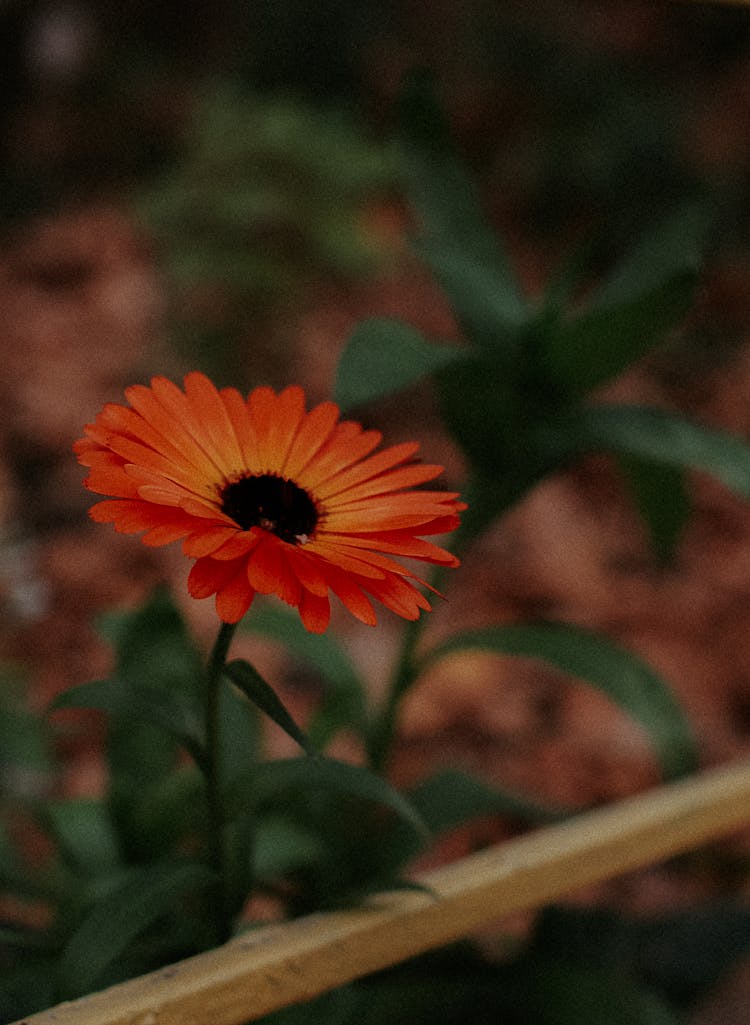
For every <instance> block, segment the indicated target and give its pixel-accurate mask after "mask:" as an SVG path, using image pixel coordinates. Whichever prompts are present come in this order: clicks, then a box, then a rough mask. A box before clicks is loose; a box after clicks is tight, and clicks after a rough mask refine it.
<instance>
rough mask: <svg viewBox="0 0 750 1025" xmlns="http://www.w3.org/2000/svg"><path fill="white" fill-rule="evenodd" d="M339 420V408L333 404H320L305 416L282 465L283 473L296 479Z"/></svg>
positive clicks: (324, 442)
mask: <svg viewBox="0 0 750 1025" xmlns="http://www.w3.org/2000/svg"><path fill="white" fill-rule="evenodd" d="M338 418H339V407H338V406H337V405H336V404H335V403H333V402H321V404H320V405H319V406H316V407H315V408H314V409H312V410H310V412H309V413H308V414H307V416H305V418H304V419H303V421H302V423H301V424H300V426H299V429H298V431H297V434H296V436H295V438H294V441H293V443H292V447H291V448H290V450H289V453H288V455H287V458H286V462H285V464H284V468H283V473H284V476H286V477H288V478H294V479H296V478H297V477H298V476H299V475H300V474H301V473H302V471H303V470H304V468H305V467H306V466H307V464H308V463H309V462H310V460H311V459H312V458H313V457H314V456H315V455H316V454H317V453H318V451H319V450H320V449H321V448H322V447H323V446H324V445H325V444H326V442H327V441H328V439H329V437H330V435H331V432H332V431H333V429H334V427H335V426H336V422H337V420H338Z"/></svg>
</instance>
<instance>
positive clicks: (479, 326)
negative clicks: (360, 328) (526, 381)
mask: <svg viewBox="0 0 750 1025" xmlns="http://www.w3.org/2000/svg"><path fill="white" fill-rule="evenodd" d="M412 247H413V249H414V250H415V252H416V253H417V255H418V256H420V257H421V258H422V259H423V260H424V262H425V263H426V264H427V266H428V267H429V268H430V270H431V271H432V273H433V274H434V275H435V277H436V278H437V280H438V282H439V284H440V286H441V288H442V289H443V291H444V292H445V294H446V296H447V297H448V300H449V302H450V304H451V309H452V310H453V313H454V314H455V316H456V320H457V321H458V324H459V327H460V328H461V330H462V333H463V334H464V335H465V337H466V338H467V339H468V341H469V342H471V343H473V345H474V346H476V347H477V348H478V349H485V350H489V351H491V352H492V353H493V354H494V355H499V356H501V358H502V360H503V364H504V366H505V367H506V368H507V367H509V366H510V365H512V362H513V360H514V359H516V358H517V357H518V355H519V352H518V348H519V346H518V342H519V333H520V329H521V328H522V327H523V326H524V325H525V324H526V323H527V321H528V320H529V317H530V314H529V313H528V312H527V310H526V309H525V307H523V306H521V305H520V303H519V301H518V299H517V295H516V292H515V289H514V288H512V286H511V285H510V284H509V282H508V281H507V280H503V278H502V277H501V276H499V274H498V271H497V269H496V268H495V267H493V266H489V267H488V266H486V265H485V264H483V263H482V262H481V261H480V260H478V259H476V258H475V257H474V256H473V255H472V254H471V253H468V252H465V251H463V250H461V249H459V248H458V246H457V245H456V244H455V242H450V241H443V240H441V239H433V238H430V237H429V236H427V237H425V238H420V239H418V240H417V241H415V242H413V243H412Z"/></svg>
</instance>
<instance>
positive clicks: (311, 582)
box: [287, 545, 328, 598]
mask: <svg viewBox="0 0 750 1025" xmlns="http://www.w3.org/2000/svg"><path fill="white" fill-rule="evenodd" d="M289 548H290V551H289V552H288V553H287V558H288V559H289V564H290V566H291V568H292V572H293V573H294V574H295V576H296V577H297V579H298V580H299V582H300V583H301V584H302V586H303V587H304V588H305V590H307V591H310V592H311V593H312V594H317V595H318V596H319V597H321V598H325V597H326V595H327V594H328V581H327V577H326V572H325V570H324V569H323V567H322V566H321V564H320V560H318V559H316V558H314V557H313V556H310V555H308V554H307V553H306V552H305V551H304V550H303V549H301V548H296V547H294V546H293V545H290V546H289Z"/></svg>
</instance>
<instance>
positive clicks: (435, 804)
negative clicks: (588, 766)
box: [379, 768, 565, 875]
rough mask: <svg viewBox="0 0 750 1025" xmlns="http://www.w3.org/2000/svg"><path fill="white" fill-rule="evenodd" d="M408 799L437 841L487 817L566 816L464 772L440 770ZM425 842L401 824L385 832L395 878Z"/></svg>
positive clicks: (387, 861) (384, 861) (386, 865)
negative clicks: (459, 827) (456, 829)
mask: <svg viewBox="0 0 750 1025" xmlns="http://www.w3.org/2000/svg"><path fill="white" fill-rule="evenodd" d="M406 796H407V798H408V800H409V801H410V803H411V804H412V805H413V807H414V808H415V810H416V811H417V812H418V814H419V816H420V818H422V819H423V820H424V822H425V824H426V826H427V828H428V830H429V835H430V837H435V838H438V837H441V836H443V835H445V834H446V833H448V832H450V831H451V830H452V829H455V828H456V827H458V826H462V825H465V824H466V823H468V822H472V821H474V820H475V819H478V818H482V817H484V816H490V815H492V816H504V817H506V818H511V819H514V820H520V821H522V822H533V823H540V822H554V821H557V820H559V819H561V818H563V817H564V816H565V812H564V811H563V810H562V809H558V808H551V807H546V806H543V805H541V804H539V803H538V802H536V801H533V800H531V799H529V798H526V797H524V796H523V795H522V794H517V793H514V792H512V791H507V790H500V789H498V788H497V787H493V786H491V785H490V784H489V783H486V782H484V780H480V779H477V778H476V777H474V776H471V775H469V774H468V773H465V772H462V771H460V770H458V769H450V768H449V769H441V770H439V771H438V772H436V773H435V774H434V775H432V776H429V777H428V778H427V779H425V780H422V781H421V782H420V783H418V784H417V786H416V787H414V788H413V789H412V790H410V791H409V792H408V793H407V794H406ZM425 839H426V838H425V837H424V836H416V835H415V834H414V832H413V831H412V830H407V829H406V828H404V826H403V824H402V823H400V822H398V823H395V824H394V825H393V826H392V827H391V828H390V829H388V830H384V831H383V833H382V838H381V842H380V853H379V861H380V863H381V865H382V867H383V869H384V870H387V871H388V872H390V873H391V874H392V875H393V874H395V873H397V872H398V871H401V870H402V869H403V866H404V865H406V864H408V862H409V861H411V860H412V859H413V858H414V857H416V856H417V855H418V854H419V853H420V851H421V850H422V849H423V848H424V846H425Z"/></svg>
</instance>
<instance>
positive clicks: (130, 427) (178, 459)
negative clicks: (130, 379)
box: [74, 372, 466, 633]
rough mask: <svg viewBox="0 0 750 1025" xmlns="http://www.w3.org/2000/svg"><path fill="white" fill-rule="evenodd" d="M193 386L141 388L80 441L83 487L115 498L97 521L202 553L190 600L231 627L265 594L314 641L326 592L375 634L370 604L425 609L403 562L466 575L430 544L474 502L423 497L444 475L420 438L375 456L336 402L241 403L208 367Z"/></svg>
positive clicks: (97, 510) (103, 505) (369, 434)
mask: <svg viewBox="0 0 750 1025" xmlns="http://www.w3.org/2000/svg"><path fill="white" fill-rule="evenodd" d="M184 386H185V390H184V392H183V391H181V390H180V389H179V388H178V386H177V385H175V384H174V383H172V382H171V381H169V380H167V379H166V378H164V377H155V378H153V380H152V381H151V386H150V387H146V386H145V385H134V386H133V387H130V388H127V389H126V391H125V397H126V398H127V400H128V403H129V406H121V405H116V404H114V403H112V404H108V405H106V406H105V407H104V409H103V410H102V412H101V413H99V415H98V416H97V418H96V420H95V421H94V423H93V424H88V425H87V426H86V427H85V429H84V430H85V437H83V438H81V439H80V440H79V441H77V442H76V443H75V445H74V450H75V452H76V454H77V456H78V459H79V462H81V463H82V464H83V465H84V466H88V467H89V468H90V473H89V475H88V477H87V478H86V481H85V485H86V487H87V488H89V490H91V491H94V492H96V493H97V494H100V495H107V496H109V497H108V499H107V500H106V501H103V502H99V503H97V504H96V505H94V506H93V507H92V508H91V510H90V515H91V517H92V519H94V520H96V521H97V522H98V523H112V524H114V527H115V530H118V531H120V532H121V533H124V534H136V533H143V537H142V540H143V542H144V544H147V545H165V544H168V543H169V542H171V541H176V540H178V539H180V538H182V539H183V542H182V546H183V550H184V552H185V555H187V556H189V557H191V558H194V559H195V563H194V565H193V567H192V569H191V571H190V576H189V578H188V589H189V591H190V594H191V595H192V596H193V597H194V598H207V597H209V596H210V595H216V611H217V613H218V615H219V617H220V619H222V620H223V621H224V622H226V623H236V622H238V621H239V620H240V619H241V618H242V616H244V614H245V613H246V612H247V610H248V609H249V608H250V605H251V604H252V601H253V598H254V597H255V594H256V593H259V594H276V595H278V597H279V598H281V599H282V600H283V601H285V602H286V603H287V604H289V605H292V606H295V607H296V608H298V609H299V613H300V616H301V618H302V622H303V623H304V625H305V627H306V628H307V629H308V630H310V631H312V632H315V633H321V632H323V631H324V630H325V629H326V627H327V626H328V621H329V617H330V605H329V593H330V592H333V593H334V594H335V595H336V596H337V597H338V598H339V599H340V600H341V602H343V604H344V605H345V606H346V608H348V609H349V611H350V612H351V613H353V615H355V616H356V617H357V619H360V620H361V621H362V622H363V623H367V624H370V625H374V624H375V618H376V617H375V611H374V609H373V606H372V602H371V601H370V599H371V598H375V599H376V600H377V601H379V602H381V603H382V604H383V605H385V606H386V607H387V608H389V609H391V610H392V611H393V612H395V613H397V614H398V615H399V616H403V617H404V618H405V619H417V618H418V617H419V614H420V609H425V610H429V609H430V604H429V602H428V601H427V599H426V598H425V597H424V595H423V594H422V593H421V592H420V591H419V590H418V589H417V587H416V586H415V583H416V584H421V583H424V581H421V580H420V579H419V578H418V577H415V576H414V575H413V574H412V573H411V572H410V571H409V570H408V569H407V568H406V567H405V566H402V565H401V564H400V563H399V562H398V561H396V559H394V558H393V556H403V557H405V558H409V559H417V560H421V561H423V562H427V563H434V564H440V565H443V566H456V565H458V560H457V559H456V558H455V556H453V555H451V554H450V553H449V552H447V551H445V550H444V549H443V548H439V547H438V546H437V545H435V544H433V543H431V542H430V541H425V540H423V538H422V537H421V536H420V535H428V536H429V535H433V534H442V533H444V532H446V531H449V530H452V529H454V528H455V527H456V526H457V525H458V513H459V512H460V511H461V510H462V509H465V508H466V506H465V505H464V504H463V503H461V502H459V501H457V497H458V496H457V493H456V492H441V491H427V490H420V489H418V488H417V487H416V486H417V485H420V484H424V483H426V482H427V481H430V480H432V479H434V478H435V477H437V476H438V475H439V474H440V473H442V471H443V467H442V466H436V465H430V464H426V463H421V462H418V461H417V460H416V455H417V451H418V449H419V445H418V444H417V443H416V442H407V443H406V444H401V445H394V446H392V447H390V448H385V449H382V450H381V451H379V452H375V451H374V450H375V449H376V448H377V447H378V445H379V444H380V441H381V434H380V432H378V431H372V430H364V429H363V428H362V427H361V426H360V425H359V424H357V423H353V422H351V421H342V420H340V418H339V408H338V406H337V405H335V403H333V402H323V403H321V404H320V405H318V406H316V407H315V408H314V409H312V410H310V411H309V412H307V411H306V408H305V396H304V392H303V391H302V389H301V388H299V387H297V386H291V387H288V388H285V389H284V390H283V391H282V392H280V393H279V394H278V395H277V394H276V393H275V392H274V391H273V390H272V389H271V388H268V387H259V388H255V389H254V390H253V391H252V392H251V393H250V395H249V396H248V398H247V400H245V399H244V398H243V397H242V396H241V395H240V393H239V392H238V391H237V390H236V389H235V388H223V389H221V390H218V389H217V388H216V387H215V386H214V384H212V382H211V381H209V379H208V378H207V377H205V376H204V375H203V374H201V373H198V372H194V373H190V374H188V375H187V376H186V378H185V382H184Z"/></svg>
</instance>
